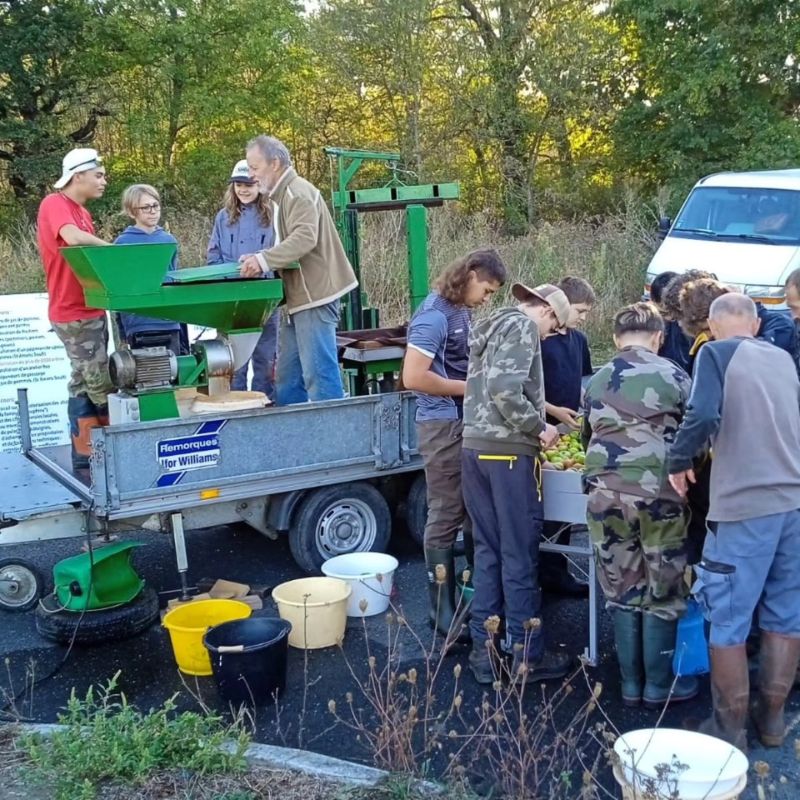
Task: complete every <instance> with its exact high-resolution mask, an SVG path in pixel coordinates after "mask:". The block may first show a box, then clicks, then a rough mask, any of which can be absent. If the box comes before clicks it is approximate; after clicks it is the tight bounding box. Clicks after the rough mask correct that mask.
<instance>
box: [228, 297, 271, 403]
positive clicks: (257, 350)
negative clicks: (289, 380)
mask: <svg viewBox="0 0 800 800" xmlns="http://www.w3.org/2000/svg"><path fill="white" fill-rule="evenodd" d="M280 326H281V312H280V309H278V310H277V311H273V312H272V314H271V315H270V317H269V319H268V320H267V321H266V322H265V323H264V330H263V331H261V336H259V337H258V341H257V342H256V346H255V347H254V348H253V355H251V356H250V360H249V361H247V363H245V364H242V366H241V367H239V369H237V370H236V372H235V373H234V374H233V380H232V381H231V389H233V390H234V391H236V392H242V391H244V390H245V389H247V369H248V367H249V366H250V363H251V362H252V364H253V383H252V385H251V387H250V388H251V389H252V390H253V391H254V392H264V394H265V395H266V396H267V397H269V399H270V400H272V401H273V402H275V362H276V360H277V358H278V330H279V329H280Z"/></svg>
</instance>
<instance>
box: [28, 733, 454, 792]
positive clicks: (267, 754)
mask: <svg viewBox="0 0 800 800" xmlns="http://www.w3.org/2000/svg"><path fill="white" fill-rule="evenodd" d="M19 727H20V728H21V729H23V730H26V731H29V732H31V733H38V734H39V735H40V736H50V735H51V734H52V733H54V732H55V731H58V730H62V729H63V727H64V726H63V725H57V724H52V723H29V724H23V725H20V726H19ZM223 747H225V748H226V749H228V750H233V748H234V745H233V743H231V744H226V745H223ZM245 758H246V759H247V763H248V764H249V765H250V766H251V767H265V768H267V769H272V770H294V771H295V772H302V773H303V774H306V775H313V776H315V777H317V778H323V779H325V780H329V781H334V782H336V783H343V784H348V785H350V786H376V785H377V784H379V783H382V782H384V781H386V780H387V779H388V778H389V777H391V776H390V773H388V772H386V771H385V770H382V769H376V768H375V767H367V766H365V765H363V764H355V763H354V762H352V761H345V760H344V759H341V758H333V757H331V756H324V755H321V754H320V753H312V752H310V751H308V750H296V749H294V748H291V747H277V746H276V745H271V744H259V743H258V742H254V743H253V744H251V745H250V746H249V747H248V748H247V751H246V752H245ZM416 785H417V787H418V788H419V789H421V790H424V791H426V792H428V793H430V794H438V793H440V792H441V787H439V786H437V785H436V784H435V783H431V782H430V781H419V782H418V783H417V784H416Z"/></svg>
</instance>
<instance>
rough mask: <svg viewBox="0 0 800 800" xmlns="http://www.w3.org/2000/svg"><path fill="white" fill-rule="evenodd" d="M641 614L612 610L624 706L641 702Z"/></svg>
mask: <svg viewBox="0 0 800 800" xmlns="http://www.w3.org/2000/svg"><path fill="white" fill-rule="evenodd" d="M642 616H643V615H642V614H641V613H640V612H639V611H622V610H621V609H616V610H615V611H614V646H615V647H616V649H617V661H618V662H619V673H620V676H621V678H622V704H623V705H625V706H638V705H639V704H640V703H641V702H642V692H643V689H644V660H643V655H642Z"/></svg>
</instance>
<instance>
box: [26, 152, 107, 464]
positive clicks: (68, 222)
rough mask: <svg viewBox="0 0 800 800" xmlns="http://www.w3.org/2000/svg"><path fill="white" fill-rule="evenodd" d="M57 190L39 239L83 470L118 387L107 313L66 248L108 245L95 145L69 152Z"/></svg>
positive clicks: (75, 454) (39, 221)
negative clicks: (91, 296) (97, 218)
mask: <svg viewBox="0 0 800 800" xmlns="http://www.w3.org/2000/svg"><path fill="white" fill-rule="evenodd" d="M54 186H55V188H56V189H57V190H58V191H56V192H53V193H51V194H48V195H47V197H45V198H44V199H43V200H42V202H41V203H40V205H39V213H38V216H37V218H36V241H37V244H38V247H39V254H40V256H41V259H42V266H43V267H44V274H45V281H46V283H47V294H48V311H47V313H48V318H49V320H50V323H51V325H52V326H53V330H54V331H55V333H56V335H57V336H58V338H59V339H60V340H61V342H62V343H63V344H64V348H65V350H66V352H67V357H68V358H69V362H70V366H71V369H72V375H71V377H70V381H69V385H68V392H69V399H68V401H67V416H68V417H69V426H70V435H71V438H72V467H73V469H79V470H82V469H86V468H87V467H88V466H89V457H90V455H91V440H90V438H89V437H90V430H91V428H93V427H96V426H97V425H105V424H108V400H107V395H108V393H109V392H112V391H113V390H114V387H113V385H112V383H111V378H110V376H109V373H108V358H107V356H106V350H107V345H108V326H107V322H106V313H105V311H103V310H102V309H97V308H90V307H89V306H88V305H87V304H86V299H85V297H84V294H83V289H82V288H81V285H80V283H79V282H78V279H77V278H76V277H75V274H74V273H73V272H72V270H71V269H70V267H69V265H68V264H67V262H66V260H65V259H64V256H63V255H62V253H61V250H62V248H64V247H74V246H76V245H77V246H83V247H86V246H91V247H94V246H101V245H106V244H107V242H104V241H103V240H102V239H99V238H98V237H97V236H95V235H94V223H93V221H92V215H91V214H90V213H89V211H88V210H87V208H86V203H87V202H89V201H90V200H94V199H98V198H100V197H102V196H103V193H104V192H105V188H106V171H105V167H104V166H103V159H102V158H101V157H100V155H99V154H98V152H97V151H96V150H94V149H92V148H90V147H79V148H76V149H75V150H70V152H69V153H67V155H66V156H64V160H63V164H62V174H61V177H60V178H59V179H58V180H57V181H56V182H55V184H54Z"/></svg>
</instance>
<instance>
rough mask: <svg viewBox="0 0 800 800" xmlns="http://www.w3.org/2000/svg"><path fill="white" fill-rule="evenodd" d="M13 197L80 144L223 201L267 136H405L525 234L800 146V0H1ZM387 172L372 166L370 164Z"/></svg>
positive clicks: (1, 75)
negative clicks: (630, 191)
mask: <svg viewBox="0 0 800 800" xmlns="http://www.w3.org/2000/svg"><path fill="white" fill-rule="evenodd" d="M0 37H1V38H2V43H3V46H2V48H0V199H2V198H12V203H13V204H14V205H15V207H17V208H24V209H26V210H27V211H28V213H31V212H32V210H33V209H35V207H36V204H37V202H38V200H39V198H40V197H41V195H42V194H43V193H44V192H45V191H46V190H47V186H48V185H49V184H52V181H53V180H54V178H55V176H57V174H58V172H59V160H60V158H61V156H62V155H63V153H64V151H65V150H67V149H69V148H70V147H71V146H75V145H78V144H88V143H94V145H96V146H97V147H98V148H99V149H101V150H102V151H103V154H104V155H106V156H107V157H108V160H107V163H108V165H109V166H110V171H111V178H112V180H111V190H110V191H109V192H108V193H107V194H108V197H107V198H106V200H105V201H104V202H106V203H107V204H109V205H110V204H113V203H114V202H115V200H116V197H117V196H118V194H119V192H120V191H121V189H122V188H123V187H124V184H125V183H126V182H130V181H133V180H147V181H149V182H152V183H155V184H156V185H158V186H159V187H160V188H161V189H162V190H163V191H164V192H165V195H166V199H167V201H168V202H170V203H181V204H184V205H191V206H192V207H196V208H198V209H200V210H202V211H208V210H209V209H210V208H211V207H212V206H213V205H215V204H216V203H217V202H218V200H219V193H220V191H221V188H222V185H223V184H224V181H225V178H226V176H227V174H228V173H229V170H230V167H231V164H232V163H233V162H234V161H235V160H236V159H238V158H240V157H241V156H242V154H243V146H244V144H245V142H246V141H247V139H248V138H250V137H251V136H253V135H254V134H256V133H259V132H262V131H268V132H272V133H275V134H277V135H279V136H281V137H283V138H285V139H286V141H287V143H288V144H289V146H290V149H291V150H292V152H293V154H294V157H295V160H296V162H297V165H298V168H299V169H300V171H301V172H303V173H304V174H306V175H308V176H309V177H310V178H311V179H312V180H314V181H316V182H325V181H327V178H328V175H329V171H328V165H327V163H326V161H325V158H324V156H323V155H322V147H323V146H325V145H340V146H350V147H356V148H372V149H382V150H393V151H394V150H396V151H398V152H400V153H401V155H402V159H403V161H404V163H405V165H406V167H407V169H408V170H409V172H412V173H414V174H416V175H417V176H418V177H419V178H420V179H421V180H459V181H460V182H461V185H462V195H463V203H464V204H465V206H466V207H467V208H471V209H486V210H488V211H489V212H491V214H492V215H493V216H494V217H495V218H497V219H499V220H500V221H502V222H503V224H504V225H505V227H506V229H507V230H509V231H522V230H524V229H526V228H527V227H528V226H529V225H530V224H531V223H532V222H534V221H536V220H539V219H541V218H553V217H558V216H565V215H575V214H586V213H602V212H603V211H604V210H606V209H607V208H608V207H609V205H610V204H613V202H614V201H615V197H616V196H617V194H618V193H619V190H620V188H621V187H622V186H623V185H625V184H627V183H628V182H631V181H633V182H635V183H636V185H637V186H639V187H641V188H642V189H643V190H644V191H647V192H652V191H654V190H655V189H657V188H658V187H659V186H661V185H665V184H666V185H670V186H678V187H681V188H683V187H685V185H686V184H690V183H692V182H693V181H694V180H696V179H697V178H698V177H699V175H701V174H703V173H706V172H709V171H712V170H718V169H732V168H738V167H741V168H750V167H779V166H786V165H790V164H794V163H796V162H797V160H798V156H800V132H799V131H800V129H799V128H798V125H797V122H798V108H799V107H800V65H799V64H798V54H797V47H798V42H800V10H798V8H797V7H796V4H795V3H793V2H790V0H783V2H779V1H778V0H719V1H718V2H716V3H707V2H704V0H615V1H614V2H609V3H597V2H588V1H587V0H322V2H320V3H315V4H313V5H312V4H309V5H308V7H306V4H301V3H299V2H296V0H227V2H224V3H221V2H218V1H216V0H59V2H55V3H53V2H50V3H47V2H44V0H16V2H2V1H0ZM368 177H369V178H370V179H371V177H372V176H368Z"/></svg>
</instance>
